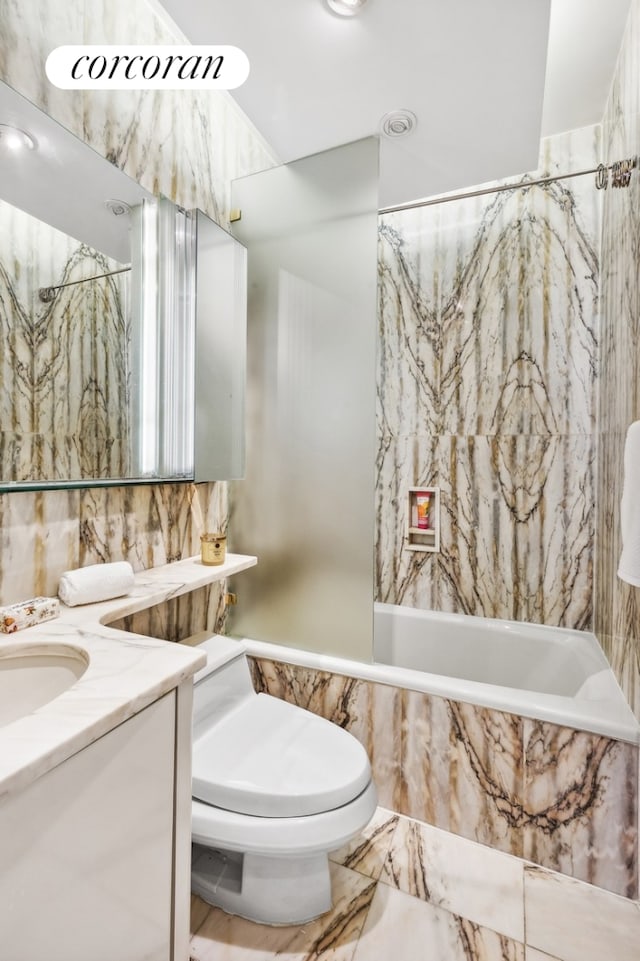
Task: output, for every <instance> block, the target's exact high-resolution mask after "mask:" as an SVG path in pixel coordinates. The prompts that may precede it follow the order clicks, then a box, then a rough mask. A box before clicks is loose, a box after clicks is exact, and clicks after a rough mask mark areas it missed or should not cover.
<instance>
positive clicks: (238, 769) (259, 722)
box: [192, 694, 371, 843]
mask: <svg viewBox="0 0 640 961" xmlns="http://www.w3.org/2000/svg"><path fill="white" fill-rule="evenodd" d="M370 781H371V768H370V764H369V759H368V757H367V753H366V751H365V749H364V748H363V747H362V745H361V744H360V743H359V742H358V741H357V740H356V739H355V738H354V737H353V736H352V735H350V734H347V733H346V732H345V731H343V730H342V729H341V728H339V727H337V725H335V724H332V723H331V722H330V721H327V720H325V719H324V718H322V717H318V716H317V715H315V714H312V713H311V712H310V711H305V710H303V709H302V708H300V707H297V706H294V705H293V704H289V703H287V702H286V701H283V700H280V699H279V698H274V697H271V696H270V695H268V694H254V695H253V696H251V697H249V698H247V699H246V700H244V701H242V702H241V703H240V704H239V705H238V706H237V707H235V708H234V709H233V710H231V711H230V712H229V713H228V714H225V715H223V716H222V717H221V718H220V719H219V720H217V721H216V722H215V723H214V724H212V725H211V726H210V727H209V728H208V729H207V730H206V731H204V732H203V734H202V735H201V736H200V737H198V738H197V739H196V740H195V742H194V745H193V775H192V784H193V786H192V794H193V798H194V802H193V804H194V835H197V834H198V833H199V832H198V831H197V830H196V822H197V821H198V819H199V818H200V817H202V818H203V823H204V821H206V811H204V812H201V808H206V806H207V805H210V806H211V807H212V808H214V809H217V810H218V812H219V813H216V814H214V812H213V811H212V812H211V814H212V818H213V820H215V821H216V822H218V821H219V820H220V819H222V820H223V821H224V822H225V824H226V825H227V827H229V826H232V825H233V821H234V817H237V816H247V815H248V816H250V817H255V818H257V819H260V820H261V824H262V828H261V830H264V828H265V825H264V820H263V819H273V820H274V821H284V820H285V819H288V818H294V819H298V818H299V819H301V820H306V819H309V818H311V817H314V816H316V817H317V816H319V815H324V816H327V815H328V814H330V813H331V812H333V811H334V810H336V809H339V808H343V807H344V806H345V805H348V804H349V803H350V802H353V801H354V799H356V798H358V797H359V796H360V795H362V794H363V792H365V791H366V789H367V788H368V787H369V785H370ZM198 802H202V803H198ZM197 812H200V813H197ZM336 813H337V812H336ZM242 820H243V822H244V820H245V819H244V817H242ZM334 820H335V819H334ZM288 825H289V826H288V828H287V829H286V830H288V831H289V833H290V830H291V822H288ZM245 828H246V825H245ZM300 828H301V831H302V833H303V834H304V826H303V825H302V824H301V825H300ZM273 829H274V831H275V830H277V825H276V824H274V825H273ZM202 835H203V838H204V837H207V836H208V834H207V831H206V830H203V832H202ZM289 842H290V837H289ZM209 843H210V842H209Z"/></svg>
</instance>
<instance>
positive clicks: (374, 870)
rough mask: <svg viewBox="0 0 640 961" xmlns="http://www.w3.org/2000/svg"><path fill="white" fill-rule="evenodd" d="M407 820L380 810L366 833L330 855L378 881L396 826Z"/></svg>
mask: <svg viewBox="0 0 640 961" xmlns="http://www.w3.org/2000/svg"><path fill="white" fill-rule="evenodd" d="M403 820H405V819H404V818H402V817H401V816H400V815H399V814H394V812H393V811H387V809H386V808H378V810H377V811H376V813H375V814H374V815H373V817H372V818H371V820H370V821H369V823H368V824H367V826H366V828H365V829H364V831H361V833H360V834H359V835H358V836H357V837H356V838H354V840H353V841H351V842H350V843H349V844H345V845H344V847H341V848H340V849H339V850H338V851H334V852H333V853H332V854H330V855H329V858H330V859H331V860H332V861H335V862H336V864H343V865H344V866H345V867H347V868H351V869H352V870H353V871H358V872H359V873H360V874H364V875H365V876H366V877H368V878H373V880H374V881H377V880H378V878H379V877H380V872H381V871H382V868H383V865H384V863H385V859H386V857H387V852H388V850H389V845H390V844H391V839H392V837H393V835H394V831H395V829H396V825H397V824H398V822H399V821H403Z"/></svg>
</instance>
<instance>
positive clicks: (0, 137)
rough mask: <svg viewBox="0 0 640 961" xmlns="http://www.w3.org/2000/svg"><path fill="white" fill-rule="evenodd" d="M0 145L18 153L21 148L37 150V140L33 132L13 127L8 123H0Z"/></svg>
mask: <svg viewBox="0 0 640 961" xmlns="http://www.w3.org/2000/svg"><path fill="white" fill-rule="evenodd" d="M0 147H2V148H3V149H5V150H10V151H11V152H12V153H16V152H17V151H19V150H35V149H36V142H35V140H34V138H33V137H32V136H31V134H28V133H26V132H25V131H24V130H21V129H20V127H13V126H12V125H11V124H8V123H0Z"/></svg>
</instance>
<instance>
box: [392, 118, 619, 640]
mask: <svg viewBox="0 0 640 961" xmlns="http://www.w3.org/2000/svg"><path fill="white" fill-rule="evenodd" d="M598 152H599V128H598V127H590V128H585V129H583V130H578V131H572V132H571V133H569V134H564V135H561V136H557V137H553V138H550V139H549V140H546V141H544V142H543V144H542V153H541V162H540V168H539V170H538V171H536V172H535V173H533V174H531V175H529V177H530V178H534V177H538V176H543V175H545V174H549V175H553V174H556V173H566V172H567V171H571V170H581V169H585V168H593V167H594V166H595V164H596V163H597V158H598ZM599 201H600V198H599V195H598V192H597V191H596V190H595V188H594V182H593V177H580V178H576V179H575V180H563V181H559V182H556V183H553V184H550V185H548V186H540V187H530V188H527V189H518V190H515V191H508V192H504V193H498V194H490V195H488V196H484V197H478V198H473V199H466V200H460V201H453V202H448V203H444V204H439V205H436V206H432V207H425V208H420V209H414V210H410V211H403V212H400V213H395V214H389V215H386V216H384V217H383V218H382V219H381V226H380V256H379V274H380V288H379V289H380V307H379V324H380V363H379V381H378V406H377V422H378V460H377V504H376V507H377V543H376V579H377V582H376V593H377V598H378V599H379V600H381V601H385V602H388V603H399V604H407V605H410V606H413V607H421V608H433V609H437V610H444V611H456V612H459V613H466V614H475V615H481V616H488V617H500V618H509V619H515V620H525V621H532V622H538V623H545V624H550V625H562V626H566V627H574V628H589V627H590V626H591V617H592V606H591V597H592V568H593V536H594V523H595V518H594V506H593V504H594V493H595V489H594V485H595V476H594V447H595V445H594V430H595V397H596V352H597V339H598V316H597V296H598V254H597V251H598V234H599V224H600V219H599V213H600V211H599V207H600V203H599ZM414 485H418V486H423V485H427V486H432V485H438V486H440V489H441V508H440V519H441V529H442V537H441V550H440V553H439V554H425V553H418V552H412V551H410V550H408V549H407V548H406V546H405V544H404V534H405V523H406V521H405V510H406V507H405V505H406V500H407V496H406V491H407V488H408V487H410V486H414Z"/></svg>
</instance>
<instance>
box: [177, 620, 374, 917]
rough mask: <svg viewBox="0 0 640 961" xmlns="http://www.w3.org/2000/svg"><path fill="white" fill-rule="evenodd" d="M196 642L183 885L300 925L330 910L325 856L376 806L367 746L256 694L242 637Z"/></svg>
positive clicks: (242, 909)
mask: <svg viewBox="0 0 640 961" xmlns="http://www.w3.org/2000/svg"><path fill="white" fill-rule="evenodd" d="M200 637H201V639H200V643H199V646H200V647H201V648H204V649H205V650H206V652H207V665H206V667H204V668H202V670H201V671H199V672H198V673H197V674H196V676H195V678H194V710H193V772H192V806H191V829H192V840H193V852H192V867H191V888H192V890H193V892H194V893H195V894H198V895H199V896H200V897H201V898H202V899H203V900H205V901H207V902H208V903H209V904H214V905H217V906H218V907H221V908H223V909H224V910H225V911H228V912H229V913H230V914H238V915H241V916H242V917H245V918H249V919H251V920H253V921H260V922H263V923H267V924H294V923H300V922H303V921H308V920H310V919H311V918H315V917H317V916H318V915H320V914H322V913H324V912H325V911H328V910H329V909H330V907H331V883H330V877H329V852H330V851H334V850H336V849H337V848H339V847H341V846H342V845H343V844H346V843H347V842H348V841H350V840H351V839H352V838H353V837H355V836H356V835H357V834H358V833H359V832H360V831H361V830H362V829H363V828H364V827H365V825H366V824H367V823H368V822H369V820H370V819H371V817H372V815H373V813H374V811H375V808H376V803H377V798H376V791H375V787H374V785H373V782H372V780H371V766H370V764H369V759H368V757H367V753H366V751H365V750H364V748H363V747H362V745H361V744H360V743H359V741H357V740H356V739H355V738H354V737H353V736H352V735H351V734H349V733H348V732H347V731H343V730H342V729H341V728H339V727H338V726H337V725H335V724H332V723H331V722H330V721H327V720H325V719H324V718H321V717H318V716H317V715H315V714H312V713H310V712H309V711H305V710H303V709H302V708H300V707H296V706H294V705H292V704H289V703H287V702H286V701H282V700H280V699H279V698H275V697H271V696H270V695H268V694H257V693H256V691H255V690H254V688H253V684H252V682H251V675H250V672H249V664H248V662H247V658H246V653H245V647H244V645H243V644H242V642H240V641H236V640H233V639H231V638H227V637H223V636H221V635H210V634H206V635H201V636H200Z"/></svg>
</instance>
